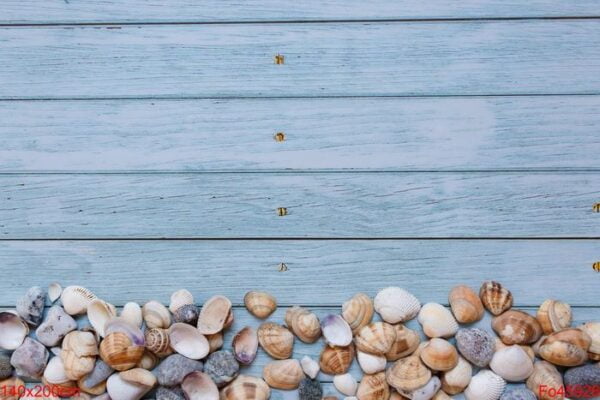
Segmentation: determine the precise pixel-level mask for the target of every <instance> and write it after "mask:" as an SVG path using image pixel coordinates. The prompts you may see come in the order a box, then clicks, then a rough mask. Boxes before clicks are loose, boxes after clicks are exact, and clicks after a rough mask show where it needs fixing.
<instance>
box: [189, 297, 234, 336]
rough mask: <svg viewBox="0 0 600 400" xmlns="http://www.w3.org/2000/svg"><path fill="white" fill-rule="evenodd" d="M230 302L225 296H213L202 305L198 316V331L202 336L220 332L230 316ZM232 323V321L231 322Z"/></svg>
mask: <svg viewBox="0 0 600 400" xmlns="http://www.w3.org/2000/svg"><path fill="white" fill-rule="evenodd" d="M230 312H231V301H229V299H228V298H227V297H225V296H220V295H217V296H213V297H211V298H210V299H208V300H207V301H206V303H204V306H202V310H200V315H199V316H198V330H199V331H200V333H202V334H203V335H212V334H215V333H217V332H221V331H222V330H223V329H224V327H225V325H226V323H227V320H228V317H231V318H232V317H233V314H231V316H230ZM231 321H232V322H233V319H232V320H231Z"/></svg>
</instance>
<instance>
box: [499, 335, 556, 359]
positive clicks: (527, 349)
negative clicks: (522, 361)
mask: <svg viewBox="0 0 600 400" xmlns="http://www.w3.org/2000/svg"><path fill="white" fill-rule="evenodd" d="M544 337H545V336H544ZM495 341H496V350H495V351H500V350H502V349H505V348H507V347H510V346H509V345H506V344H504V343H502V340H500V339H498V338H496V339H495ZM511 346H519V347H520V348H521V349H522V350H523V351H524V352H525V353H526V354H527V355H528V356H529V358H530V359H531V361H535V356H536V354H535V352H534V351H533V348H532V347H531V346H526V345H523V344H519V345H511Z"/></svg>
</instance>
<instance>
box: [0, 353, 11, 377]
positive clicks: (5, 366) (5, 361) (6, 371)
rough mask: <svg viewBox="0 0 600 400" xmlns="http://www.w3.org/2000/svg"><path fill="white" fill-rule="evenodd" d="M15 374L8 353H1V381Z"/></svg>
mask: <svg viewBox="0 0 600 400" xmlns="http://www.w3.org/2000/svg"><path fill="white" fill-rule="evenodd" d="M12 374H13V367H12V365H10V356H9V355H8V354H6V353H0V380H2V379H6V378H10V377H11V376H12Z"/></svg>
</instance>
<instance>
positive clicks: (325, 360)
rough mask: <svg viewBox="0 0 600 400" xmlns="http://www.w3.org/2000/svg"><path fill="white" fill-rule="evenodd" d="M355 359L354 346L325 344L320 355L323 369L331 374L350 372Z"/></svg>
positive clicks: (320, 363)
mask: <svg viewBox="0 0 600 400" xmlns="http://www.w3.org/2000/svg"><path fill="white" fill-rule="evenodd" d="M352 360H354V346H353V345H350V346H345V347H340V346H329V345H325V347H323V350H322V351H321V356H320V357H319V366H320V367H321V371H323V372H324V373H326V374H329V375H340V374H345V373H346V372H348V369H349V368H350V365H351V364H352Z"/></svg>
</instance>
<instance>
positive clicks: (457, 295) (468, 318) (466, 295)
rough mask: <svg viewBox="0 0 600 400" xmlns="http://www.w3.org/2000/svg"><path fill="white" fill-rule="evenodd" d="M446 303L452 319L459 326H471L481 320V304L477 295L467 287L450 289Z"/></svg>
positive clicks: (460, 286)
mask: <svg viewBox="0 0 600 400" xmlns="http://www.w3.org/2000/svg"><path fill="white" fill-rule="evenodd" d="M448 301H449V302H450V308H451V309H452V313H453V314H454V318H456V320H457V321H458V322H460V323H461V324H471V323H473V322H477V321H479V320H481V318H483V313H484V308H483V303H482V302H481V299H480V298H479V296H478V295H477V293H475V292H474V291H473V289H471V288H470V287H468V286H465V285H458V286H455V287H454V288H452V290H451V291H450V295H449V296H448Z"/></svg>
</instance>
